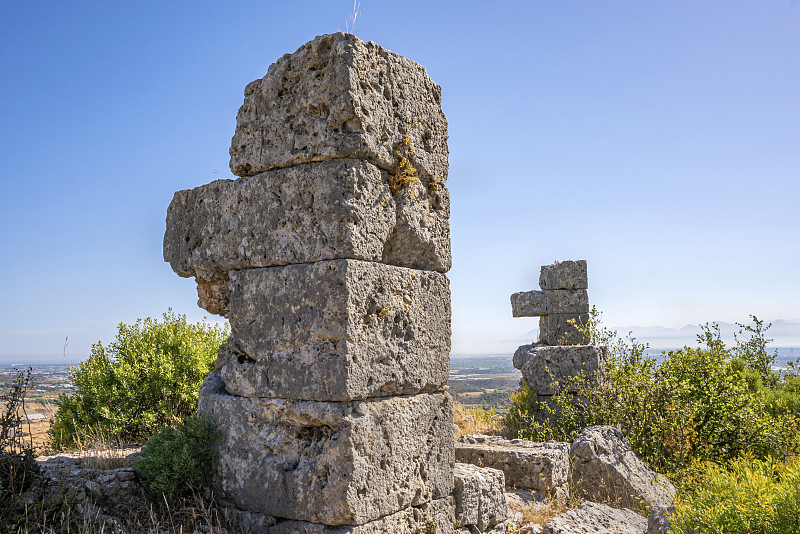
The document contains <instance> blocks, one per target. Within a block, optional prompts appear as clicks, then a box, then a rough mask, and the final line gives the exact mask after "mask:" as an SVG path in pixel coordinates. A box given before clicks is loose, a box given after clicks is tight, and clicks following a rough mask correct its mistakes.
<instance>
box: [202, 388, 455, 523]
mask: <svg viewBox="0 0 800 534" xmlns="http://www.w3.org/2000/svg"><path fill="white" fill-rule="evenodd" d="M199 412H200V413H204V414H207V415H208V416H210V417H211V419H212V421H213V422H214V423H215V425H216V427H217V429H218V430H219V431H220V435H221V438H220V441H219V442H218V444H217V445H216V447H217V450H218V452H219V453H220V464H219V467H218V470H217V472H216V474H215V488H216V490H217V493H218V495H221V496H223V499H224V500H226V501H228V502H227V503H226V504H232V505H234V506H236V507H237V508H240V509H243V510H248V511H250V512H255V513H259V514H265V515H271V516H275V517H281V518H285V519H293V520H298V521H307V522H312V523H322V524H325V525H332V526H336V525H360V524H364V523H368V522H370V521H374V520H376V519H378V518H380V517H383V516H386V515H390V514H393V513H396V512H399V511H401V510H403V509H405V508H408V507H410V506H419V505H423V504H426V503H428V502H430V501H432V500H435V499H441V498H444V497H447V496H449V495H451V493H452V490H453V462H454V458H453V445H452V443H453V434H452V432H453V430H452V423H451V422H452V419H453V406H452V400H451V398H450V395H449V394H447V393H428V394H419V395H411V396H397V397H388V398H382V399H373V400H366V401H356V402H350V403H344V402H314V401H293V400H286V399H268V398H251V397H238V396H234V395H230V394H229V393H228V392H227V391H225V386H224V383H223V382H222V379H221V378H220V377H219V374H218V373H217V372H213V373H212V374H211V375H209V377H208V378H207V379H206V380H205V381H204V383H203V386H202V387H201V389H200V397H199Z"/></svg>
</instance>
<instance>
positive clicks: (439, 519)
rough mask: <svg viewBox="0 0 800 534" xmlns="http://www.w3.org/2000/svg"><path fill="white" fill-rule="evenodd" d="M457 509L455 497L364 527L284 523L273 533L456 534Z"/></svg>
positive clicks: (381, 519)
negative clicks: (454, 526)
mask: <svg viewBox="0 0 800 534" xmlns="http://www.w3.org/2000/svg"><path fill="white" fill-rule="evenodd" d="M454 510H455V505H454V504H453V498H452V497H448V498H444V499H438V500H435V501H432V502H430V503H428V504H425V505H422V506H417V507H413V508H406V509H405V510H401V511H399V512H397V513H394V514H391V515H388V516H386V517H382V518H380V519H376V520H375V521H370V522H369V523H365V524H363V525H353V526H349V525H344V526H328V525H322V524H319V523H309V522H305V521H282V522H280V523H278V524H277V525H275V526H274V527H272V528H270V530H269V534H389V533H391V534H395V533H396V534H425V533H426V532H436V534H453V525H455V516H454ZM434 529H435V530H434Z"/></svg>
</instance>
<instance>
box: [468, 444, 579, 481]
mask: <svg viewBox="0 0 800 534" xmlns="http://www.w3.org/2000/svg"><path fill="white" fill-rule="evenodd" d="M456 461H457V462H463V463H468V464H473V465H478V466H482V467H491V468H493V469H498V470H500V471H502V472H503V474H504V475H505V482H506V485H508V486H511V487H515V488H525V489H531V490H534V491H537V492H544V493H546V494H548V495H550V496H561V494H563V493H564V492H565V491H567V483H568V477H569V444H567V443H539V442H533V441H528V440H523V439H514V440H504V439H502V438H499V437H496V436H483V435H480V434H468V435H465V436H461V437H459V438H458V441H457V442H456Z"/></svg>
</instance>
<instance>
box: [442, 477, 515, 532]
mask: <svg viewBox="0 0 800 534" xmlns="http://www.w3.org/2000/svg"><path fill="white" fill-rule="evenodd" d="M453 475H454V477H455V492H454V496H455V504H456V520H457V521H458V524H459V526H461V527H469V526H472V527H475V528H477V529H478V530H479V531H481V532H486V531H487V530H488V529H491V528H493V527H494V526H496V525H498V524H500V523H502V522H503V521H505V520H506V519H508V518H509V515H510V511H509V508H508V501H507V500H506V494H505V476H504V475H503V472H502V471H500V470H497V469H492V468H490V467H478V466H476V465H472V464H463V463H456V464H455V468H454V469H453Z"/></svg>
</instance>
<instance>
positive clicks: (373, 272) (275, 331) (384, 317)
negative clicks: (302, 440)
mask: <svg viewBox="0 0 800 534" xmlns="http://www.w3.org/2000/svg"><path fill="white" fill-rule="evenodd" d="M230 277H231V281H230V288H231V296H230V313H229V319H230V324H231V336H230V338H229V340H228V342H227V343H226V344H225V345H223V347H222V348H221V349H220V352H219V356H218V359H217V362H216V367H217V368H218V369H220V371H221V376H222V379H223V381H224V382H225V386H226V388H227V390H228V392H230V393H232V394H235V395H242V396H249V397H281V398H293V399H306V400H337V401H338V400H341V401H346V400H354V399H364V398H367V397H375V396H387V395H403V394H413V393H419V392H425V391H443V390H444V389H445V387H446V386H447V379H448V374H449V369H450V289H449V284H448V281H447V277H446V276H445V275H444V274H441V273H437V272H434V271H418V270H414V269H407V268H404V267H394V266H389V265H383V264H379V263H372V262H365V261H358V260H333V261H324V262H318V263H313V264H300V265H288V266H285V267H270V268H264V269H248V270H243V271H233V272H231V274H230Z"/></svg>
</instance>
